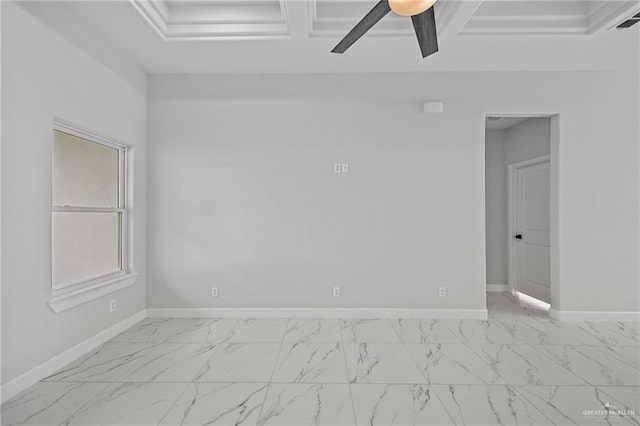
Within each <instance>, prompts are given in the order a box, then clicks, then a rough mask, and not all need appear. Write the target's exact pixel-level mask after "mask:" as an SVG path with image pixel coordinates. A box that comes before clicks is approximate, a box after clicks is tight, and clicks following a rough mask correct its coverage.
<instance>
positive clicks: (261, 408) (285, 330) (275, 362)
mask: <svg viewBox="0 0 640 426" xmlns="http://www.w3.org/2000/svg"><path fill="white" fill-rule="evenodd" d="M290 322H291V318H286V323H285V325H284V331H283V332H282V338H281V339H280V347H279V348H278V354H277V355H276V359H275V361H274V362H273V368H272V369H271V376H270V377H269V384H268V386H267V391H266V392H265V393H264V398H263V399H262V405H261V406H260V412H259V413H258V417H257V420H256V423H257V424H260V420H261V419H262V412H263V411H264V406H265V404H266V403H267V397H268V396H269V392H271V385H272V384H273V375H274V374H275V372H276V367H277V366H278V361H279V360H280V352H281V351H282V346H283V345H284V338H285V335H286V334H287V330H289V323H290Z"/></svg>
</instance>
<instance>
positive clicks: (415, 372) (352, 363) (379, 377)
mask: <svg viewBox="0 0 640 426" xmlns="http://www.w3.org/2000/svg"><path fill="white" fill-rule="evenodd" d="M344 352H345V357H346V360H347V371H348V374H349V382H351V383H411V384H415V383H425V379H424V377H423V375H422V373H420V370H419V369H418V367H417V366H416V364H415V362H414V361H413V359H412V358H411V354H410V353H409V351H408V350H407V348H406V347H405V345H404V344H402V343H346V344H345V345H344Z"/></svg>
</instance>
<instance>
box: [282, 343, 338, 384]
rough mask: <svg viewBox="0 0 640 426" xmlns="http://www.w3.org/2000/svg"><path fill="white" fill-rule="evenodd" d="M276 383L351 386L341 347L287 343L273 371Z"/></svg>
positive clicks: (336, 344) (330, 344)
mask: <svg viewBox="0 0 640 426" xmlns="http://www.w3.org/2000/svg"><path fill="white" fill-rule="evenodd" d="M271 381H272V382H276V383H349V382H348V377H347V369H346V366H345V362H344V354H343V352H342V344H340V343H284V344H283V345H282V348H281V349H280V355H279V356H278V361H277V362H276V367H275V369H274V371H273V377H272V379H271Z"/></svg>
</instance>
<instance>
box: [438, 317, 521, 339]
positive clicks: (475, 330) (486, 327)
mask: <svg viewBox="0 0 640 426" xmlns="http://www.w3.org/2000/svg"><path fill="white" fill-rule="evenodd" d="M440 322H441V323H442V324H443V325H445V326H446V327H447V328H448V329H449V330H451V332H452V333H453V334H455V335H456V336H457V337H458V338H459V339H460V341H462V342H465V343H472V344H483V345H485V344H486V345H506V344H510V343H516V342H517V339H516V336H515V335H514V334H510V333H508V332H507V331H506V330H505V329H504V328H503V327H501V326H500V325H499V323H500V322H499V321H496V320H491V321H483V320H467V319H463V320H454V319H451V320H441V321H440ZM434 343H447V342H434Z"/></svg>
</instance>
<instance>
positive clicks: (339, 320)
mask: <svg viewBox="0 0 640 426" xmlns="http://www.w3.org/2000/svg"><path fill="white" fill-rule="evenodd" d="M338 332H339V333H340V345H341V346H342V359H343V360H344V370H345V372H346V373H347V387H348V388H349V396H350V397H351V412H352V413H353V424H354V425H357V424H358V416H357V415H356V403H355V401H354V400H353V390H352V389H351V377H350V376H349V365H348V363H347V350H346V347H345V345H344V336H343V335H342V320H341V319H338ZM356 376H357V372H356Z"/></svg>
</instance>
